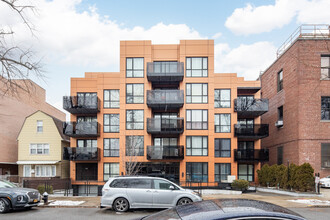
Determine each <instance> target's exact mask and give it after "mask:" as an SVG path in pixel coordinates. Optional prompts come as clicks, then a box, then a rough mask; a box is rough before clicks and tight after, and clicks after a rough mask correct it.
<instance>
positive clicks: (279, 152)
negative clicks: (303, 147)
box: [277, 146, 283, 165]
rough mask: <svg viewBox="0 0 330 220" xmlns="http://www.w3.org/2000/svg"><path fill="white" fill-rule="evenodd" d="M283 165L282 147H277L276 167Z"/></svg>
mask: <svg viewBox="0 0 330 220" xmlns="http://www.w3.org/2000/svg"><path fill="white" fill-rule="evenodd" d="M281 164H283V146H281V147H277V165H281Z"/></svg>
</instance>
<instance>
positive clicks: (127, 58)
mask: <svg viewBox="0 0 330 220" xmlns="http://www.w3.org/2000/svg"><path fill="white" fill-rule="evenodd" d="M129 59H132V69H127V64H128V62H127V61H128V60H129ZM135 59H142V63H143V68H142V69H134V60H135ZM144 69H145V65H144V57H126V63H125V73H126V78H144ZM127 71H132V76H127ZM134 71H142V76H135V75H134Z"/></svg>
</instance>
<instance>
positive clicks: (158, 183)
mask: <svg viewBox="0 0 330 220" xmlns="http://www.w3.org/2000/svg"><path fill="white" fill-rule="evenodd" d="M154 186H155V189H163V190H171V189H170V186H173V187H174V188H175V189H177V187H175V186H174V185H172V184H171V183H169V182H167V181H165V180H154Z"/></svg>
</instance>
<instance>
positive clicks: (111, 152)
mask: <svg viewBox="0 0 330 220" xmlns="http://www.w3.org/2000/svg"><path fill="white" fill-rule="evenodd" d="M103 156H104V157H119V138H104V140H103Z"/></svg>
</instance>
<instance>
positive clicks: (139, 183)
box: [127, 178, 151, 189]
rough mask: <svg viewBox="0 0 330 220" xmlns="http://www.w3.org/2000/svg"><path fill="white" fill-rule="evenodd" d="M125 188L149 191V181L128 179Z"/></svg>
mask: <svg viewBox="0 0 330 220" xmlns="http://www.w3.org/2000/svg"><path fill="white" fill-rule="evenodd" d="M128 183H129V184H128V187H127V188H136V189H151V179H142V178H141V179H140V178H137V179H129V180H128Z"/></svg>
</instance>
